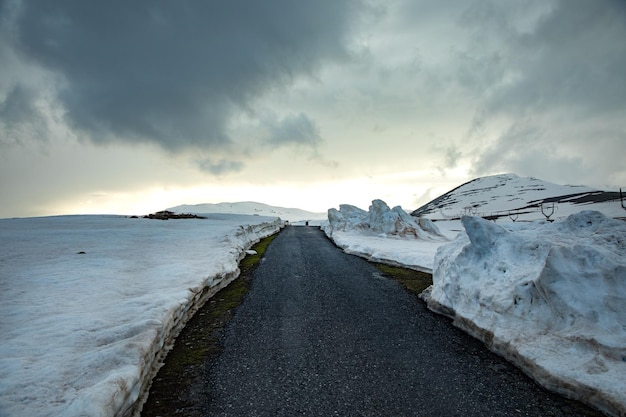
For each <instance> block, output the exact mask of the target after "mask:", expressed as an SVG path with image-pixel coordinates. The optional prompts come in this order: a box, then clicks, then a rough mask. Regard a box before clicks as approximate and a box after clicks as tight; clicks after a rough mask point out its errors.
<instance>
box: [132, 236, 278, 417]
mask: <svg viewBox="0 0 626 417" xmlns="http://www.w3.org/2000/svg"><path fill="white" fill-rule="evenodd" d="M277 235H278V234H274V235H272V236H268V237H266V238H264V239H262V240H261V241H259V242H258V243H257V244H255V245H254V246H252V250H254V251H256V252H257V253H256V254H254V255H252V254H251V255H247V256H246V257H245V258H243V259H242V260H241V261H240V263H239V269H240V270H241V273H240V275H239V277H238V278H237V279H235V280H234V281H233V282H231V283H230V284H229V285H228V286H227V287H226V288H223V289H222V290H220V291H219V292H218V293H216V294H215V295H214V296H213V297H212V298H211V299H209V300H208V301H207V302H206V304H205V305H204V306H203V307H202V308H200V309H199V310H198V311H197V312H196V314H195V315H194V316H193V317H192V318H191V319H190V320H189V322H188V323H187V324H186V325H185V327H184V328H183V330H182V331H181V332H180V334H179V335H178V337H177V338H176V341H175V342H174V347H173V348H172V350H171V351H170V352H169V353H168V355H167V357H166V359H165V363H164V364H163V367H162V368H161V369H159V372H158V373H157V375H156V376H155V377H154V380H153V382H152V386H151V388H150V394H149V396H148V399H147V401H146V403H145V404H144V406H143V410H142V412H141V416H142V417H154V416H173V415H181V416H189V417H192V416H201V415H202V414H203V413H202V404H203V401H202V398H201V397H200V396H199V395H194V393H193V392H192V390H193V388H192V387H193V385H194V382H195V381H197V380H198V379H199V378H201V377H202V375H203V374H204V371H205V364H206V363H207V362H208V361H209V360H210V359H213V358H215V357H217V356H218V355H219V354H220V353H221V351H222V345H221V337H222V334H223V330H224V327H225V325H226V323H228V321H229V320H230V319H231V318H232V316H233V314H234V310H235V308H237V307H238V306H239V305H240V304H241V303H242V302H243V299H244V297H245V295H246V294H247V292H248V290H249V289H250V282H251V276H252V272H253V271H254V269H255V267H256V266H257V265H258V263H259V262H260V260H261V258H262V257H263V255H264V254H265V251H266V250H267V247H268V246H269V244H270V243H271V242H272V240H274V238H275V237H276V236H277Z"/></svg>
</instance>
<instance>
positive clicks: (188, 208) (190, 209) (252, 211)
mask: <svg viewBox="0 0 626 417" xmlns="http://www.w3.org/2000/svg"><path fill="white" fill-rule="evenodd" d="M168 210H169V211H173V212H176V213H194V214H207V213H229V214H248V215H259V216H269V217H280V218H281V219H282V220H287V221H289V222H292V223H294V222H299V221H307V220H315V221H319V220H324V219H326V213H313V212H310V211H306V210H301V209H298V208H286V207H275V206H269V205H267V204H263V203H256V202H253V201H242V202H237V203H217V204H208V203H207V204H194V205H187V204H186V205H181V206H176V207H171V208H169V209H168Z"/></svg>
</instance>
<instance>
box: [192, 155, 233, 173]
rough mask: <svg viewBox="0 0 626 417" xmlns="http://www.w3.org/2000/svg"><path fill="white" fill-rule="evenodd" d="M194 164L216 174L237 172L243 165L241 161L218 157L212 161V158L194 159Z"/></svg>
mask: <svg viewBox="0 0 626 417" xmlns="http://www.w3.org/2000/svg"><path fill="white" fill-rule="evenodd" d="M196 165H197V166H198V168H200V169H201V170H202V171H205V172H208V173H210V174H213V175H217V176H221V175H226V174H230V173H234V172H239V171H241V170H242V169H243V167H244V164H243V163H242V162H241V161H231V160H228V159H220V160H218V161H214V160H212V159H201V160H197V161H196Z"/></svg>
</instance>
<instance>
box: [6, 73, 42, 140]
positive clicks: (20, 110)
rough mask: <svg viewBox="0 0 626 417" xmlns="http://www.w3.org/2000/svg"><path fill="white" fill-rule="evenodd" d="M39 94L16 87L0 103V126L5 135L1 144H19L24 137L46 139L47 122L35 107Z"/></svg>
mask: <svg viewBox="0 0 626 417" xmlns="http://www.w3.org/2000/svg"><path fill="white" fill-rule="evenodd" d="M37 97H38V94H37V93H36V92H35V91H32V90H31V89H29V88H28V87H26V86H23V85H16V86H13V88H11V90H10V91H8V92H7V94H6V97H5V98H4V100H3V101H1V102H0V125H1V126H2V127H3V129H2V131H4V135H2V136H1V137H0V144H2V143H4V144H7V143H8V144H10V143H17V142H20V141H21V138H22V137H23V136H31V137H33V136H34V137H45V130H46V129H45V127H46V125H47V121H46V119H45V117H44V115H42V114H41V111H40V110H39V109H38V108H37V106H36V105H35V102H36V100H37Z"/></svg>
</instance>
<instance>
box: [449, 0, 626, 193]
mask: <svg viewBox="0 0 626 417" xmlns="http://www.w3.org/2000/svg"><path fill="white" fill-rule="evenodd" d="M536 5H540V6H542V5H541V4H540V3H536V4H535V6H536ZM544 6H547V7H545V9H544V10H543V11H542V12H541V13H538V15H539V17H538V18H536V19H535V22H534V23H533V24H530V23H528V21H526V22H520V20H516V17H517V16H518V15H517V14H516V13H514V9H512V8H509V7H507V4H506V3H502V2H481V3H476V4H475V5H474V6H471V7H469V8H468V9H467V10H466V11H465V13H464V14H463V15H462V18H461V20H460V22H461V24H462V25H463V26H464V27H465V28H466V29H467V30H468V31H469V33H470V34H471V36H470V37H469V38H470V39H473V40H474V43H471V47H470V48H468V49H467V50H466V51H464V52H467V56H470V57H471V58H472V59H473V60H474V61H475V62H476V63H482V64H481V65H470V67H472V68H474V70H472V71H469V72H465V71H461V70H462V69H463V68H466V67H464V66H459V67H458V68H459V72H458V76H457V79H458V80H460V81H459V83H463V81H464V85H465V86H467V88H468V89H469V90H472V89H473V90H472V91H474V92H475V93H476V95H477V96H478V97H479V98H480V99H479V100H478V101H477V103H478V104H477V105H476V117H475V119H474V121H473V125H472V128H471V129H470V134H469V136H470V137H472V136H480V135H481V134H483V133H484V132H485V131H488V130H489V128H490V127H492V128H493V129H495V131H496V132H497V130H500V132H499V133H496V141H495V142H493V143H491V144H490V146H489V148H486V149H481V150H479V151H478V152H477V153H476V158H475V160H474V161H473V162H474V164H473V170H472V172H473V174H474V175H482V174H488V173H493V172H494V171H495V172H497V171H498V170H504V171H511V172H518V173H520V174H529V175H538V176H541V175H543V176H545V177H548V178H562V177H575V176H577V175H581V174H580V172H581V167H584V169H585V172H587V180H589V177H591V176H593V175H595V178H593V180H595V181H597V180H598V179H599V178H601V177H602V176H606V175H609V171H610V170H609V169H608V168H606V167H600V166H599V165H597V164H595V165H594V164H593V163H591V162H588V161H587V160H589V161H593V160H594V159H593V158H596V159H597V158H599V156H598V155H595V153H598V154H600V152H596V146H594V145H593V144H592V143H603V146H604V147H605V148H606V149H613V148H618V147H620V146H621V147H623V144H624V139H625V137H624V120H626V42H623V41H622V39H626V3H625V2H623V1H613V0H599V1H586V0H567V1H565V0H563V1H555V2H553V3H545V4H544ZM539 9H541V7H539ZM524 23H525V24H524ZM467 74H469V76H470V77H469V78H468V77H466V75H467ZM484 76H486V78H484ZM471 77H473V78H471ZM468 80H469V81H468ZM620 120H621V121H620ZM498 123H499V124H500V125H499V127H496V126H498ZM600 127H601V128H600ZM559 173H560V174H559Z"/></svg>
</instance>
